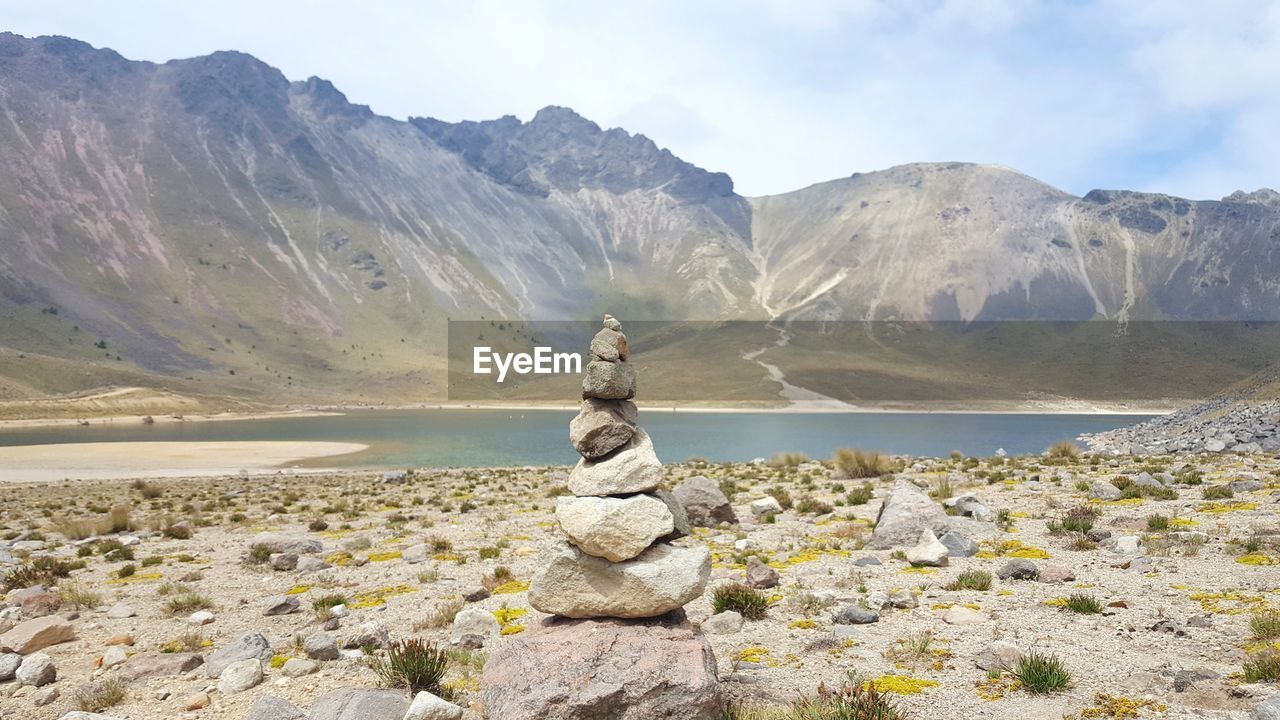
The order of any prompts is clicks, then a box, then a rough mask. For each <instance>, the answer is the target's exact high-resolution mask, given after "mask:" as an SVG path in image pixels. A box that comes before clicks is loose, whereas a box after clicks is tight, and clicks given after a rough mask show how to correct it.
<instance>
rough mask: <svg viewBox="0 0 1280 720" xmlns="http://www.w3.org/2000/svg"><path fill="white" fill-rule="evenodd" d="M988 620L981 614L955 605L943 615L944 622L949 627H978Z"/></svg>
mask: <svg viewBox="0 0 1280 720" xmlns="http://www.w3.org/2000/svg"><path fill="white" fill-rule="evenodd" d="M986 620H987V618H986V616H985V615H983V614H982V613H981V612H979V611H977V610H974V609H973V608H967V607H965V606H963V605H953V606H951V607H950V608H947V611H946V612H945V613H943V614H942V622H944V623H946V624H948V625H977V624H978V623H982V622H986Z"/></svg>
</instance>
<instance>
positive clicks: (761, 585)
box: [746, 555, 778, 590]
mask: <svg viewBox="0 0 1280 720" xmlns="http://www.w3.org/2000/svg"><path fill="white" fill-rule="evenodd" d="M746 584H747V586H748V587H753V588H756V589H757V590H766V589H768V588H772V587H777V586H778V571H777V570H774V569H773V568H771V567H769V566H768V565H766V564H765V563H764V562H763V561H762V560H760V558H758V557H756V556H755V555H752V556H750V557H748V558H747V583H746Z"/></svg>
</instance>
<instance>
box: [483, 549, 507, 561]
mask: <svg viewBox="0 0 1280 720" xmlns="http://www.w3.org/2000/svg"><path fill="white" fill-rule="evenodd" d="M501 554H502V549H501V548H496V547H482V548H480V559H481V560H492V559H494V558H496V557H498V556H499V555H501Z"/></svg>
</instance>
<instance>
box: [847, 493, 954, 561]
mask: <svg viewBox="0 0 1280 720" xmlns="http://www.w3.org/2000/svg"><path fill="white" fill-rule="evenodd" d="M946 528H947V514H946V512H944V511H943V509H942V506H941V505H939V504H938V503H936V502H934V501H933V498H931V497H929V496H928V495H926V494H925V493H924V491H923V490H921V489H920V488H918V487H916V486H915V485H914V484H912V483H911V482H910V481H909V480H904V479H901V478H899V479H898V481H897V482H896V483H894V485H893V490H892V491H891V492H890V493H889V496H888V497H886V498H885V499H884V504H883V505H881V506H880V514H879V515H877V516H876V528H875V530H874V531H873V532H872V533H871V542H870V543H868V544H867V548H868V549H870V550H888V549H890V548H895V547H903V546H906V547H911V546H913V545H915V544H916V541H917V540H919V539H920V533H921V532H923V531H924V530H926V529H927V530H932V531H934V532H935V533H943V532H946Z"/></svg>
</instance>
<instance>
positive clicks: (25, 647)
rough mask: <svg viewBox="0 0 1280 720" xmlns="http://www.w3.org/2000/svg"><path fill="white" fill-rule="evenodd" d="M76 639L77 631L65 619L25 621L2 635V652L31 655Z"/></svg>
mask: <svg viewBox="0 0 1280 720" xmlns="http://www.w3.org/2000/svg"><path fill="white" fill-rule="evenodd" d="M75 639H76V633H75V629H74V628H72V626H71V623H70V622H68V621H66V620H65V619H63V618H60V617H57V616H54V615H50V616H48V617H41V618H34V619H31V620H24V621H22V622H20V623H18V624H17V625H15V626H13V628H12V629H10V630H9V631H8V632H6V633H5V634H3V635H0V652H16V653H18V654H19V655H29V654H31V653H33V652H36V651H37V650H43V649H45V648H47V647H49V646H50V645H57V644H59V643H64V642H70V641H72V640H75Z"/></svg>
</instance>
